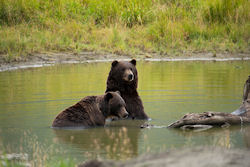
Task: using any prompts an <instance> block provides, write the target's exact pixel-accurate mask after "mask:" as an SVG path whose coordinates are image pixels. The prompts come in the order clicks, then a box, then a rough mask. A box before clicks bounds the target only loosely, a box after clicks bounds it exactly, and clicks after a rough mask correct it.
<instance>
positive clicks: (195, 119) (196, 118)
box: [168, 112, 250, 128]
mask: <svg viewBox="0 0 250 167" xmlns="http://www.w3.org/2000/svg"><path fill="white" fill-rule="evenodd" d="M249 123H250V118H247V117H244V116H238V115H233V114H230V113H221V112H204V113H191V114H186V115H184V117H183V118H182V119H180V120H178V121H176V122H174V123H172V124H170V125H168V127H170V128H180V127H182V126H185V125H212V126H223V125H227V124H230V125H236V124H249Z"/></svg>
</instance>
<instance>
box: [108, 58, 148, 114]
mask: <svg viewBox="0 0 250 167" xmlns="http://www.w3.org/2000/svg"><path fill="white" fill-rule="evenodd" d="M137 85H138V74H137V69H136V60H134V59H133V60H131V61H120V62H118V61H116V60H115V61H113V62H112V66H111V70H110V72H109V76H108V80H107V88H106V92H108V91H120V92H121V96H122V98H123V99H124V101H125V103H126V109H127V111H128V113H129V117H131V118H132V119H148V116H147V115H146V113H145V112H144V108H143V104H142V101H141V98H140V96H139V94H138V92H137Z"/></svg>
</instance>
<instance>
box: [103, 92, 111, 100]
mask: <svg viewBox="0 0 250 167" xmlns="http://www.w3.org/2000/svg"><path fill="white" fill-rule="evenodd" d="M112 97H113V95H112V94H111V93H110V92H108V93H106V94H105V96H104V99H105V100H106V101H109V100H110V99H111V98H112Z"/></svg>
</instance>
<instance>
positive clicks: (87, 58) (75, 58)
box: [0, 52, 250, 72]
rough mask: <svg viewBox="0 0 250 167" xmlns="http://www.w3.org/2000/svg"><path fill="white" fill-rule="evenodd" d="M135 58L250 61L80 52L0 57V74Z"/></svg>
mask: <svg viewBox="0 0 250 167" xmlns="http://www.w3.org/2000/svg"><path fill="white" fill-rule="evenodd" d="M131 58H135V59H137V60H141V61H236V60H250V54H249V53H237V54H231V53H220V54H213V53H192V54H183V55H179V56H168V55H164V56H162V55H154V54H152V55H149V54H146V55H135V56H129V55H116V54H109V53H96V52H81V53H79V54H73V53H48V54H35V55H32V56H27V57H25V58H22V59H20V60H18V61H14V62H10V63H6V61H5V60H4V57H3V56H1V55H0V72H2V71H10V70H17V69H24V68H35V67H44V66H52V65H55V64H73V63H93V62H109V61H113V60H114V59H116V60H129V59H131Z"/></svg>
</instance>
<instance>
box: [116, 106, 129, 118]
mask: <svg viewBox="0 0 250 167" xmlns="http://www.w3.org/2000/svg"><path fill="white" fill-rule="evenodd" d="M118 115H119V117H120V118H127V117H128V115H129V114H128V112H127V110H126V109H125V107H122V108H121V110H120V113H119V114H118Z"/></svg>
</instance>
